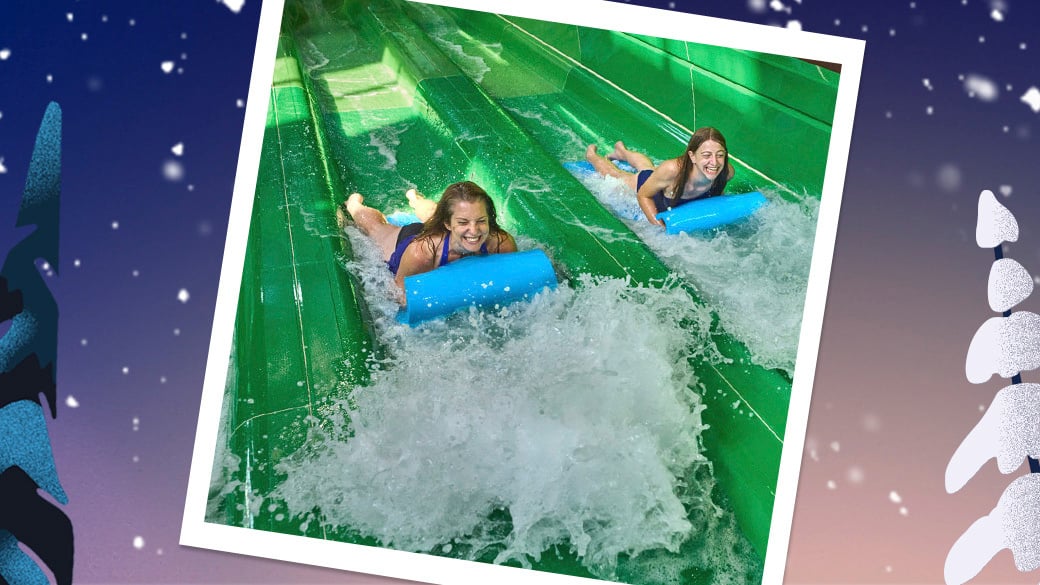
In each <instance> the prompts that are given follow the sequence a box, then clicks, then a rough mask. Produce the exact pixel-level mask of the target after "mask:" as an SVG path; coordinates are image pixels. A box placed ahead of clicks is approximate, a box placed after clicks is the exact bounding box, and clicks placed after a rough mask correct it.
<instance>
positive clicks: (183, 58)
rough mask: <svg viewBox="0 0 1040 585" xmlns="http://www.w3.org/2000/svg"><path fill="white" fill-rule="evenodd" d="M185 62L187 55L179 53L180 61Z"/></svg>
mask: <svg viewBox="0 0 1040 585" xmlns="http://www.w3.org/2000/svg"><path fill="white" fill-rule="evenodd" d="M187 60H188V54H187V53H181V61H187Z"/></svg>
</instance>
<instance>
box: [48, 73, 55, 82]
mask: <svg viewBox="0 0 1040 585" xmlns="http://www.w3.org/2000/svg"><path fill="white" fill-rule="evenodd" d="M47 83H54V76H53V75H51V74H50V73H48V74H47Z"/></svg>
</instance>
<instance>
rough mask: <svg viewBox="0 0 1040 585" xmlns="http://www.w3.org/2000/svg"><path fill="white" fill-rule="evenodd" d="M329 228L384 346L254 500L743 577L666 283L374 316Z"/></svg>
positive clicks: (672, 573) (445, 548)
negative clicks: (417, 316) (414, 320)
mask: <svg viewBox="0 0 1040 585" xmlns="http://www.w3.org/2000/svg"><path fill="white" fill-rule="evenodd" d="M348 233H349V234H350V235H351V240H352V246H353V247H354V250H355V253H356V254H358V256H359V260H357V261H352V262H349V263H348V270H350V271H352V272H354V273H355V274H358V275H359V277H360V279H361V280H362V282H363V286H364V288H365V289H366V297H367V298H368V301H369V303H370V307H371V308H372V309H373V312H374V313H376V328H377V330H378V331H379V336H380V340H381V342H382V343H384V344H385V345H386V348H387V351H386V355H387V357H386V358H385V361H383V362H380V363H378V364H376V366H375V367H374V369H373V372H372V380H371V384H370V385H369V386H367V387H364V388H356V389H354V390H353V392H352V394H351V396H350V398H349V404H346V401H344V403H342V404H338V405H334V406H333V407H332V408H331V409H330V410H329V412H327V413H322V414H321V415H320V418H322V419H323V420H324V422H325V424H324V425H322V426H321V427H319V426H318V425H317V424H315V425H314V426H313V428H312V430H311V432H310V436H309V438H308V440H307V442H306V444H305V445H304V447H303V448H301V449H300V450H299V451H297V452H296V453H295V454H293V455H292V456H291V457H288V458H286V459H284V460H282V461H281V462H280V463H278V464H277V469H278V471H279V472H280V473H282V474H285V476H286V480H285V482H284V483H283V484H281V485H280V486H279V487H278V488H277V489H276V491H275V493H274V494H271V496H272V497H274V498H276V499H278V500H282V501H284V502H285V503H286V505H287V507H288V511H289V513H290V514H293V515H299V516H300V517H301V518H306V517H307V514H309V513H310V512H311V511H312V510H314V508H315V506H316V507H317V508H318V509H319V510H320V514H319V516H318V517H316V518H315V520H317V521H319V522H321V523H323V524H325V525H327V526H330V527H350V528H351V529H352V530H355V531H357V533H358V534H360V535H364V536H369V537H374V538H377V539H378V540H379V541H380V542H381V543H382V544H384V545H386V546H390V547H393V548H396V549H402V550H409V551H417V552H429V553H433V554H440V555H447V556H452V557H457V558H464V559H479V560H485V561H494V562H497V563H504V562H515V563H519V564H521V565H524V566H528V565H529V564H530V563H531V562H532V561H535V560H538V559H539V558H540V557H541V555H542V554H543V553H546V552H547V551H550V550H551V549H552V547H553V546H554V545H561V546H563V547H565V548H566V547H569V548H570V549H571V550H572V551H573V553H574V554H576V555H577V556H578V558H579V560H580V561H581V563H582V564H583V565H584V566H585V567H587V568H588V569H589V570H590V571H591V572H592V573H593V574H595V575H597V576H599V577H601V578H622V577H623V578H625V579H626V580H635V581H637V582H640V583H673V582H674V583H678V582H683V580H684V579H686V577H683V575H688V574H690V573H691V572H694V573H696V572H702V573H703V572H709V573H711V574H713V575H716V577H713V579H715V581H716V582H727V581H728V582H737V583H739V582H744V581H745V579H753V578H755V573H756V571H757V570H758V569H757V568H756V566H755V563H754V562H751V561H748V560H747V559H748V558H753V556H754V555H753V553H750V551H749V549H748V548H747V545H746V542H743V541H742V540H741V537H740V536H739V534H738V532H737V531H736V530H735V529H734V528H733V526H732V518H731V517H730V516H729V515H727V514H724V513H723V512H722V510H721V509H719V508H718V507H717V506H716V505H715V503H713V502H712V500H711V491H712V489H713V487H714V480H713V478H712V476H711V464H710V463H709V462H708V461H707V460H706V459H705V458H704V456H703V455H702V453H701V447H700V433H701V429H702V428H703V427H702V424H701V418H700V413H701V411H702V409H703V406H702V405H701V401H700V398H699V396H698V395H696V394H695V393H694V392H693V391H691V390H690V387H691V385H695V384H696V380H695V379H694V376H693V374H692V372H691V371H690V369H689V367H688V366H687V360H688V359H689V357H690V356H691V355H693V354H694V353H696V352H703V351H705V345H706V344H707V343H708V342H707V341H705V339H706V331H707V329H708V327H709V325H710V315H709V314H708V313H707V311H706V310H704V309H703V308H699V307H695V306H691V303H690V302H689V297H688V296H687V295H686V293H684V292H683V291H681V290H677V289H667V290H661V289H651V288H642V287H636V286H633V285H631V284H629V283H627V282H625V281H622V280H618V279H601V280H595V279H592V278H590V277H586V278H584V279H583V280H581V281H580V282H579V283H578V286H577V287H571V286H569V285H567V284H566V283H564V284H561V286H560V288H559V289H558V290H557V291H556V292H550V293H543V294H539V295H537V296H536V297H535V299H534V300H533V301H532V302H529V303H518V304H513V305H509V306H507V307H499V308H497V309H496V310H485V311H477V310H475V309H473V310H470V311H468V312H464V313H460V314H456V315H453V316H451V317H449V318H448V319H446V320H441V321H434V322H431V323H428V324H425V325H423V326H422V327H419V328H414V329H413V328H409V327H406V326H403V325H400V324H397V323H396V321H395V320H394V318H393V316H394V313H396V310H397V307H396V303H394V302H393V301H392V300H388V299H389V298H390V296H389V294H387V293H388V292H389V291H390V290H392V289H390V288H389V287H392V286H393V283H392V281H391V279H390V276H389V272H388V271H387V270H386V269H385V266H384V265H383V263H382V259H381V258H380V257H379V253H378V251H377V250H375V249H374V246H372V245H371V244H370V243H368V240H367V239H366V238H364V237H363V236H361V235H360V233H359V232H357V231H356V230H355V229H354V228H348ZM680 323H684V325H680ZM345 411H348V412H349V420H348V417H347V416H343V414H342V413H344V412H345ZM346 437H349V438H346ZM690 547H694V549H691V548H690ZM550 554H552V553H550ZM749 575H750V576H751V577H749ZM752 582H753V581H752Z"/></svg>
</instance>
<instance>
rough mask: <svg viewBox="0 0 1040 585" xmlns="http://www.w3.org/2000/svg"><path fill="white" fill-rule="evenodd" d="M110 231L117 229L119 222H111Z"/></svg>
mask: <svg viewBox="0 0 1040 585" xmlns="http://www.w3.org/2000/svg"><path fill="white" fill-rule="evenodd" d="M112 229H114V230H117V229H119V222H118V221H113V222H112Z"/></svg>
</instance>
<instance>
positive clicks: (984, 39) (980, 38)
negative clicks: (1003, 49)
mask: <svg viewBox="0 0 1040 585" xmlns="http://www.w3.org/2000/svg"><path fill="white" fill-rule="evenodd" d="M979 42H980V43H985V42H986V37H984V36H981V35H980V36H979Z"/></svg>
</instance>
